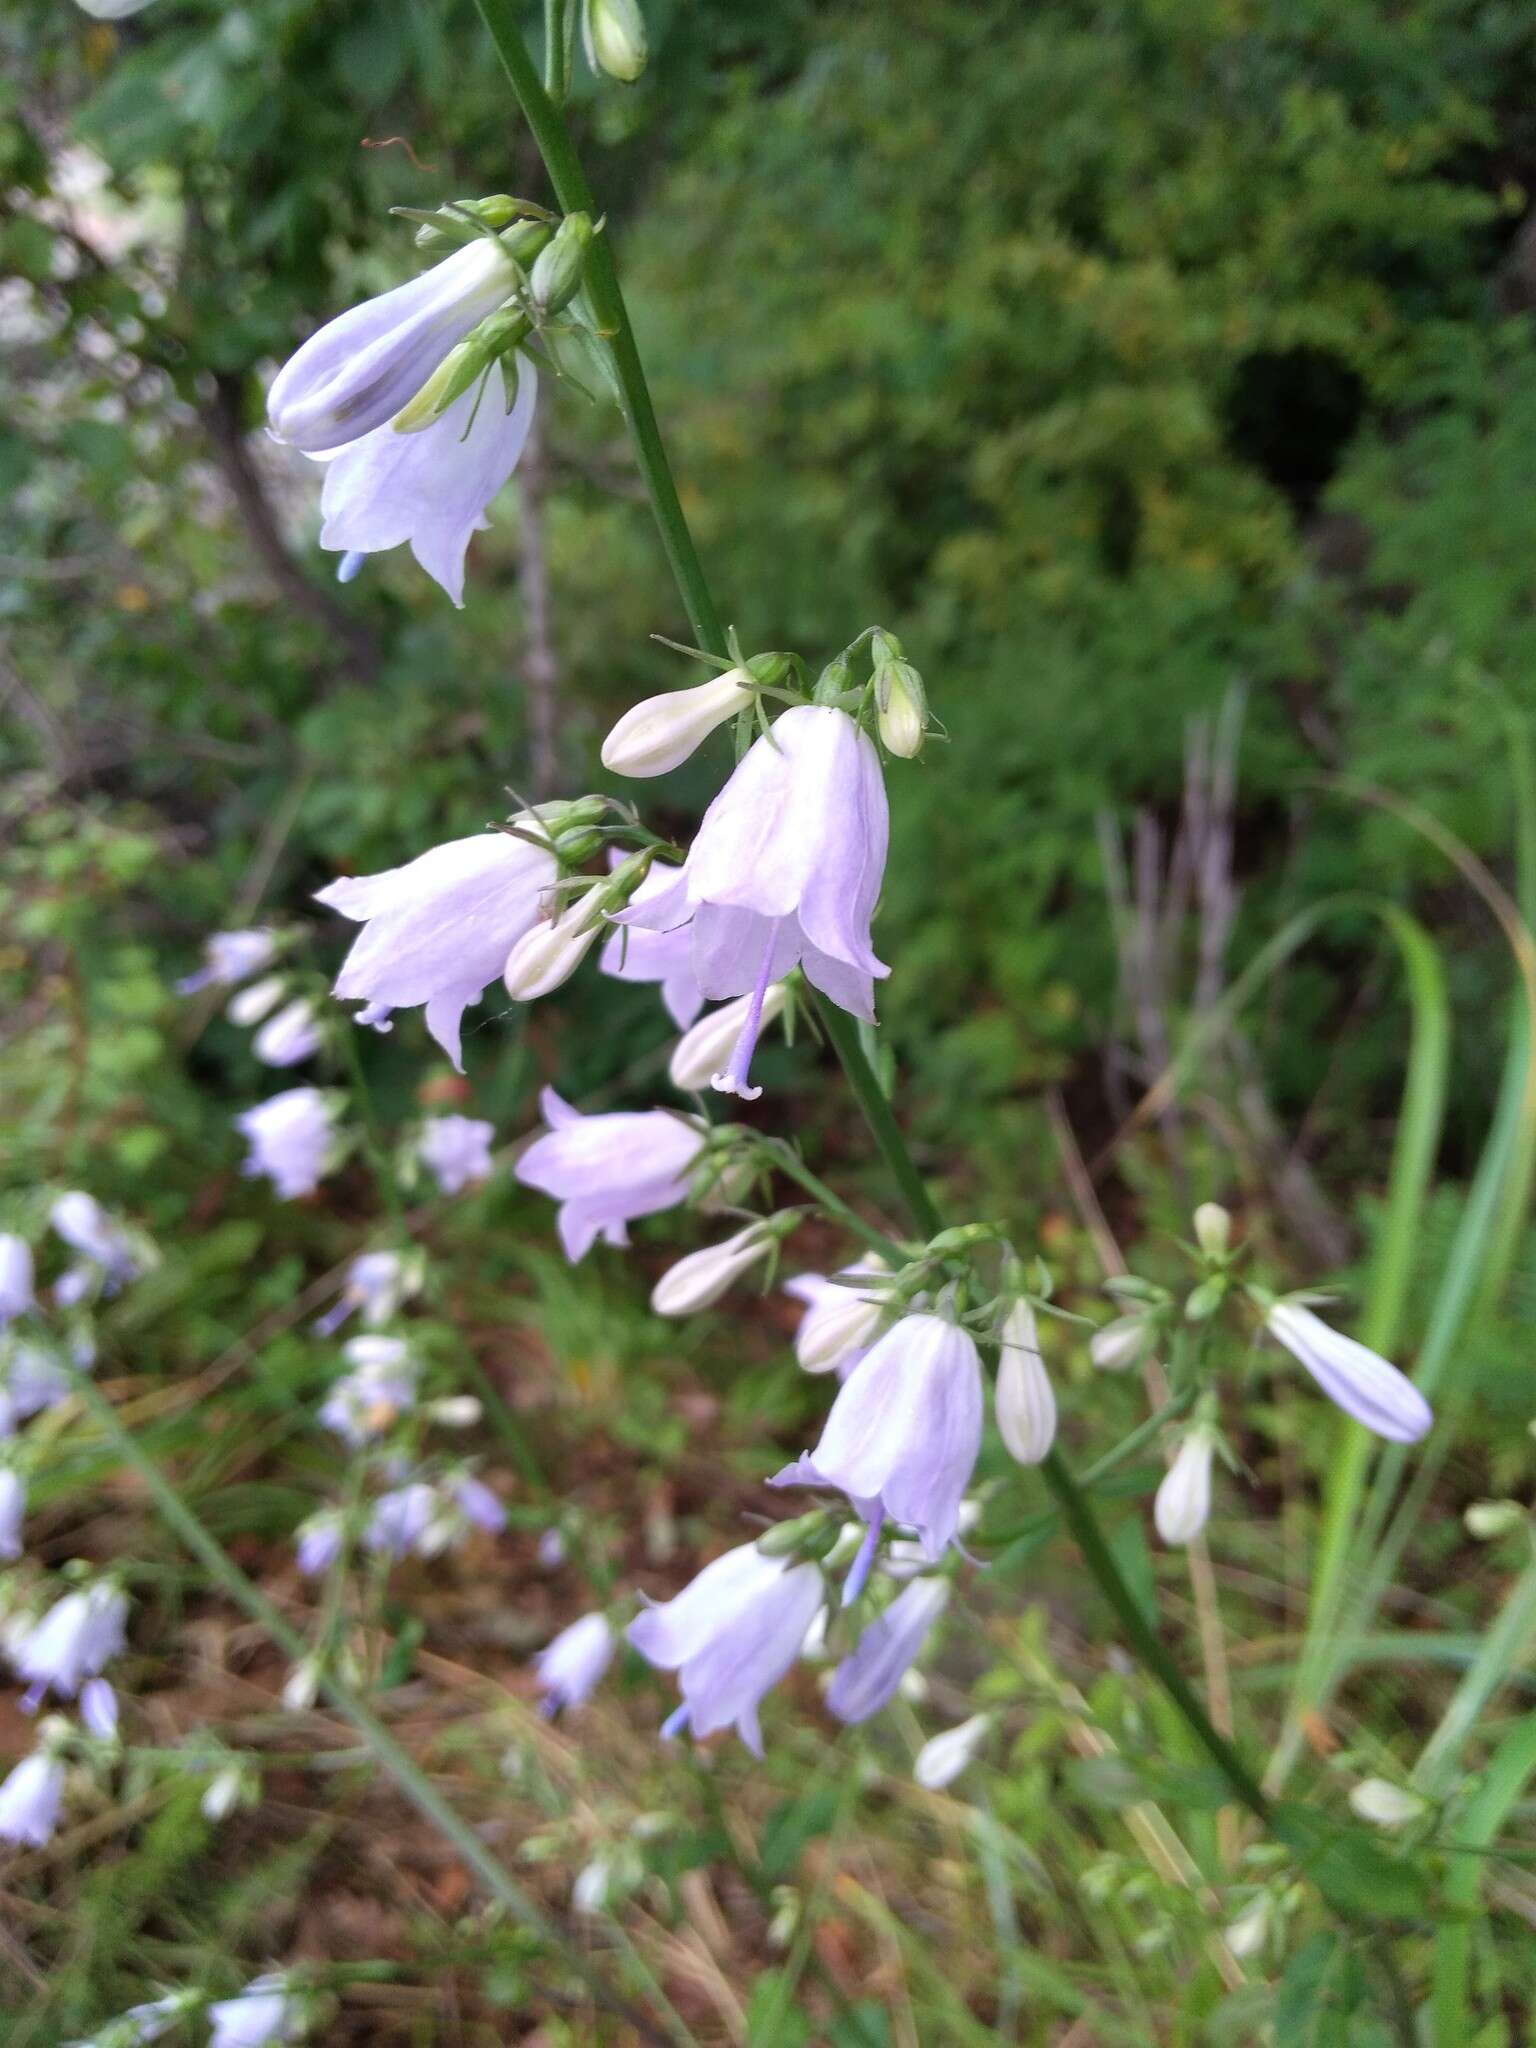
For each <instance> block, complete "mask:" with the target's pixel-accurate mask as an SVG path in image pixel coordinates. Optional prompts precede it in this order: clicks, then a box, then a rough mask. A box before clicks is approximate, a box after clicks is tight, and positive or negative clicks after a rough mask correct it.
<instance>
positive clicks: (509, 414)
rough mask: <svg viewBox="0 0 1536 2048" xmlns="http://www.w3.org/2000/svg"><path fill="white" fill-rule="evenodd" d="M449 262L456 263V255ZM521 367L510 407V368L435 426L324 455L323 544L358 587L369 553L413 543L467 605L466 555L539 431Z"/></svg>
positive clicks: (463, 397)
mask: <svg viewBox="0 0 1536 2048" xmlns="http://www.w3.org/2000/svg"><path fill="white" fill-rule="evenodd" d="M450 260H451V259H450ZM516 362H517V370H516V375H517V389H516V394H515V396H514V397H513V398H512V400H511V402H510V404H509V403H508V399H507V379H506V370H505V368H504V366H503V365H502V364H501V363H499V362H497V363H492V365H491V366H490V369H489V371H488V372H487V373H486V376H485V378H484V379H483V380H482V381H478V382H476V383H475V384H473V385H471V387H470V388H469V390H467V391H465V392H462V393H461V394H460V395H459V397H457V398H456V399H455V400H454V401H453V403H452V404H451V405H450V406H448V408H447V409H446V411H444V412H443V413H442V415H441V416H440V417H439V418H438V419H435V420H434V421H433V422H432V424H431V425H430V426H427V427H423V428H422V429H421V430H420V431H419V432H417V433H413V434H402V433H398V432H396V430H395V428H394V427H392V426H381V427H375V428H374V430H373V432H372V433H370V434H364V435H363V437H362V438H361V439H360V440H356V441H353V442H352V443H351V444H350V445H349V446H347V447H345V448H342V449H340V450H339V451H338V452H337V453H335V454H333V455H330V456H326V457H323V458H322V459H323V460H324V462H325V482H324V483H323V484H322V486H321V489H320V517H321V525H320V545H321V547H323V548H328V549H331V550H332V551H334V552H337V553H339V554H340V555H341V557H342V565H343V569H344V570H345V571H346V572H347V573H345V574H343V576H342V581H343V582H347V583H350V582H351V580H352V577H353V576H355V575H356V574H357V572H358V569H359V568H360V567H361V566H362V563H363V561H364V559H365V558H366V557H367V556H368V555H376V554H382V553H384V552H385V551H386V550H388V549H390V548H397V547H402V546H404V545H405V543H406V542H409V543H410V549H411V553H412V554H413V555H414V556H415V557H416V560H417V561H418V562H419V563H420V564H421V566H422V568H423V569H425V570H426V572H427V574H428V575H429V576H430V577H431V578H432V580H433V582H434V583H438V584H440V585H441V586H442V588H443V590H444V591H446V592H447V594H448V596H449V597H450V598H452V600H453V602H454V603H455V604H456V605H459V606H461V607H462V605H463V603H464V558H465V555H466V554H467V553H468V550H469V543H470V540H471V539H472V537H473V536H474V535H475V534H477V533H481V532H483V531H484V530H485V528H486V527H488V526H489V525H490V520H489V518H488V517H487V516H486V515H487V510H488V508H489V506H490V503H491V500H492V499H493V498H495V497H496V496H498V495H499V493H500V491H501V490H502V487H503V486H504V485H505V484H506V482H507V480H508V478H509V477H510V476H511V474H512V472H513V470H514V469H516V467H517V465H518V463H519V461H520V460H521V459H522V454H523V450H524V448H526V447H527V445H528V436H529V433H530V432H531V430H532V427H533V414H534V406H535V403H536V401H537V398H538V388H539V380H538V373H537V372H536V371H535V369H534V367H533V365H532V363H531V362H529V360H528V358H527V357H526V356H519V357H518V358H517V359H516Z"/></svg>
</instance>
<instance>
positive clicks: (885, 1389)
mask: <svg viewBox="0 0 1536 2048" xmlns="http://www.w3.org/2000/svg"><path fill="white" fill-rule="evenodd" d="M982 1415H983V1402H982V1377H981V1360H980V1359H979V1357H978V1356H977V1353H976V1346H975V1344H974V1343H973V1342H972V1340H971V1338H970V1337H969V1336H968V1335H967V1333H966V1332H965V1331H964V1330H962V1329H961V1328H960V1327H959V1325H958V1324H956V1323H952V1322H950V1321H949V1320H948V1319H947V1318H946V1317H944V1316H940V1315H933V1314H929V1313H926V1312H924V1313H919V1314H916V1315H908V1316H903V1317H902V1319H901V1321H900V1322H898V1323H896V1324H894V1325H893V1327H892V1328H891V1329H889V1330H887V1331H886V1333H885V1335H884V1336H883V1337H881V1338H879V1340H878V1341H877V1342H876V1343H875V1344H874V1345H873V1346H872V1347H871V1349H870V1351H869V1353H868V1355H867V1356H866V1357H865V1358H864V1359H863V1360H862V1362H861V1363H860V1364H859V1365H858V1366H857V1367H856V1368H855V1370H854V1371H853V1372H852V1373H850V1374H849V1376H848V1378H847V1379H846V1380H845V1381H844V1382H843V1384H842V1386H841V1388H840V1389H839V1390H838V1395H837V1399H836V1400H835V1401H834V1402H833V1403H832V1412H831V1414H830V1415H829V1416H828V1417H827V1423H826V1427H825V1429H823V1431H822V1433H821V1440H820V1442H819V1443H818V1444H817V1446H816V1448H815V1450H814V1451H811V1452H809V1453H808V1454H807V1455H806V1456H805V1457H803V1458H800V1459H798V1460H797V1461H796V1462H795V1463H794V1464H793V1465H789V1466H786V1467H785V1469H784V1470H783V1471H782V1472H780V1473H779V1474H778V1475H777V1476H776V1477H775V1478H774V1479H773V1480H772V1481H771V1482H770V1484H772V1485H774V1486H834V1487H837V1488H838V1489H839V1490H840V1491H841V1492H843V1493H845V1494H847V1496H848V1498H849V1499H850V1500H851V1501H852V1502H853V1504H854V1506H855V1507H856V1508H857V1509H858V1511H859V1513H860V1514H862V1515H863V1516H864V1518H865V1520H866V1521H867V1522H868V1523H869V1525H870V1535H869V1538H868V1539H866V1544H865V1548H864V1550H863V1551H862V1552H861V1553H860V1557H859V1559H858V1561H857V1562H856V1563H855V1565H854V1568H853V1571H852V1572H851V1573H850V1574H849V1579H848V1583H847V1586H846V1587H845V1589H844V1600H845V1604H846V1603H847V1601H849V1600H851V1599H854V1598H856V1597H857V1595H858V1591H859V1588H860V1587H861V1586H862V1584H863V1580H864V1577H865V1575H866V1574H867V1572H868V1569H869V1565H870V1563H871V1562H872V1561H873V1557H874V1540H875V1539H877V1538H878V1534H879V1530H880V1526H881V1523H882V1522H883V1520H884V1519H885V1518H886V1517H887V1516H889V1518H890V1519H891V1520H892V1521H895V1522H902V1523H905V1524H906V1525H907V1526H909V1527H910V1528H913V1529H915V1530H916V1531H917V1533H918V1536H919V1538H920V1539H921V1541H922V1545H923V1554H924V1556H925V1557H926V1558H927V1559H928V1560H929V1562H930V1563H932V1562H934V1561H935V1560H937V1559H938V1558H939V1557H940V1556H942V1554H943V1552H944V1549H945V1547H946V1545H948V1544H949V1543H951V1542H953V1541H954V1538H955V1535H956V1532H957V1531H958V1529H959V1526H960V1504H961V1501H962V1499H963V1497H964V1494H965V1489H966V1487H967V1485H968V1484H969V1482H970V1477H971V1473H972V1471H973V1470H974V1469H975V1465H976V1457H977V1453H978V1452H979V1451H980V1449H981V1427H982Z"/></svg>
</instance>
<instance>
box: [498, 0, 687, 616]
mask: <svg viewBox="0 0 1536 2048" xmlns="http://www.w3.org/2000/svg"><path fill="white" fill-rule="evenodd" d="M476 5H477V6H478V8H479V10H480V16H481V19H482V20H483V21H484V23H485V25H486V27H487V29H489V31H490V35H491V41H492V42H493V43H494V44H495V45H496V53H497V55H498V56H499V57H500V58H501V61H502V64H503V66H504V67H505V69H506V73H507V77H508V78H509V79H510V80H511V81H512V90H513V92H514V93H515V95H516V96H517V102H518V105H519V106H520V107H521V108H522V110H523V115H524V118H525V119H526V120H527V123H528V126H529V128H530V129H531V130H532V131H533V139H534V141H535V142H536V143H537V144H538V148H539V154H540V156H541V157H543V159H544V168H545V169H546V170H547V171H548V172H549V181H550V183H551V184H552V185H553V186H554V188H555V197H556V198H557V199H558V200H559V202H560V205H561V208H562V209H563V211H564V212H566V213H586V214H591V215H592V216H593V217H594V219H595V218H596V215H597V202H596V200H595V199H594V198H593V196H592V187H591V186H590V185H589V184H588V183H587V175H586V172H585V171H583V169H582V167H581V162H580V159H579V158H578V157H577V155H576V151H575V149H574V147H573V146H572V143H571V137H570V131H569V129H568V128H567V127H566V125H565V117H564V116H563V115H562V113H561V112H560V109H559V108H558V107H557V106H556V105H555V103H554V101H553V100H552V99H551V98H550V96H549V94H548V93H547V92H546V91H545V90H544V87H543V85H542V83H541V82H540V79H539V73H538V68H537V66H536V65H535V64H534V61H533V58H532V57H531V56H530V55H529V53H528V45H527V44H526V43H525V42H524V40H523V30H522V22H521V19H520V14H519V9H518V7H517V6H516V4H515V0H476ZM586 288H587V297H588V299H589V301H590V303H591V307H592V312H593V315H594V317H595V318H596V321H597V324H598V326H599V328H600V329H601V330H602V333H603V335H604V336H605V337H606V339H607V342H608V346H609V349H610V350H611V352H612V355H613V367H614V372H615V374H616V375H617V377H618V382H619V389H620V391H621V392H622V394H623V401H624V412H625V416H626V417H627V419H628V421H629V427H630V432H631V433H632V434H633V435H634V437H635V452H636V454H637V456H638V457H639V461H640V470H641V474H642V475H643V476H644V478H645V485H646V489H647V490H648V491H649V493H650V498H651V510H652V512H653V513H654V514H655V516H656V524H657V526H658V528H659V529H660V531H661V544H662V547H663V548H664V549H665V550H666V556H667V562H668V564H669V566H670V567H671V570H672V576H673V580H674V581H675V582H676V584H677V588H678V594H679V596H680V597H681V598H682V600H683V607H684V609H685V610H686V612H687V614H688V623H689V625H690V626H691V627H692V629H693V636H694V638H695V640H697V642H698V644H699V646H700V647H702V648H703V649H704V651H705V653H707V654H718V655H721V656H724V655H725V654H726V653H727V648H726V644H725V631H724V628H723V627H722V626H721V624H720V615H719V613H718V612H717V611H716V610H715V602H714V599H713V598H712V597H711V596H710V594H709V585H708V584H707V583H706V582H705V580H704V569H703V565H702V564H701V562H700V561H699V557H698V552H697V550H696V549H695V547H694V545H693V535H692V534H691V533H690V532H689V531H688V522H687V520H686V519H685V518H684V517H683V508H682V505H681V504H680V503H679V501H678V496H677V486H676V484H675V483H674V482H673V481H672V470H671V466H670V464H669V463H668V461H667V451H666V449H665V448H664V447H663V446H662V440H661V428H660V427H659V426H658V425H657V423H656V408H655V407H654V406H653V405H652V403H651V393H650V387H649V386H648V385H647V383H646V381H645V371H644V369H643V368H642V367H641V363H640V351H639V350H638V349H637V348H636V346H635V336H634V330H633V329H632V328H631V326H630V324H629V314H628V312H627V311H626V309H625V305H624V295H623V293H622V292H621V291H620V290H619V276H618V272H617V270H616V269H615V268H614V262H613V250H612V248H611V246H610V243H609V238H608V235H607V234H606V233H604V234H601V235H598V236H596V237H595V238H594V240H593V243H592V246H591V248H590V249H589V250H588V252H587V266H586Z"/></svg>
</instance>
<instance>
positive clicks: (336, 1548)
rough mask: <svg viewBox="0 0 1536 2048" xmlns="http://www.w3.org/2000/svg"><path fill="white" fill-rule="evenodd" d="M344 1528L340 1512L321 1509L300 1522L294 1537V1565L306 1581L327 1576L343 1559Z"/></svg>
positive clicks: (332, 1509)
mask: <svg viewBox="0 0 1536 2048" xmlns="http://www.w3.org/2000/svg"><path fill="white" fill-rule="evenodd" d="M344 1536H345V1527H344V1522H343V1518H342V1515H341V1512H340V1510H339V1509H337V1508H322V1509H321V1510H320V1512H319V1514H317V1515H311V1516H310V1517H309V1519H308V1520H307V1521H304V1522H300V1524H299V1526H298V1529H297V1530H296V1531H295V1534H294V1561H295V1562H296V1563H297V1565H298V1567H299V1570H300V1571H301V1572H302V1573H303V1574H304V1576H305V1578H306V1579H317V1578H319V1577H320V1575H321V1573H322V1572H328V1571H329V1570H330V1568H331V1566H332V1565H333V1564H334V1563H335V1562H336V1560H337V1558H338V1557H340V1555H341V1546H342V1541H343V1538H344Z"/></svg>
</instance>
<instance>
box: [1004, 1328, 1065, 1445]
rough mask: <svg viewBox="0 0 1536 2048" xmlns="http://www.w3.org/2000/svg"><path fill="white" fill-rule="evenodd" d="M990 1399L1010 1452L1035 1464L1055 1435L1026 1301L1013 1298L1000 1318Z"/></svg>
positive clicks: (1047, 1379) (1049, 1396) (1052, 1403)
mask: <svg viewBox="0 0 1536 2048" xmlns="http://www.w3.org/2000/svg"><path fill="white" fill-rule="evenodd" d="M995 1400H996V1407H997V1430H998V1434H999V1436H1001V1438H1002V1440H1003V1442H1004V1444H1005V1445H1006V1446H1007V1448H1008V1452H1009V1455H1010V1456H1011V1457H1014V1458H1017V1459H1018V1461H1019V1463H1020V1464H1021V1465H1038V1464H1039V1462H1040V1460H1041V1459H1042V1458H1043V1457H1044V1456H1045V1454H1046V1452H1047V1451H1048V1450H1049V1449H1050V1448H1051V1445H1052V1444H1053V1443H1054V1442H1055V1440H1056V1396H1055V1394H1054V1393H1053V1392H1052V1390H1051V1382H1050V1377H1049V1375H1048V1374H1047V1372H1046V1370H1045V1361H1044V1359H1042V1358H1041V1356H1040V1342H1039V1338H1038V1335H1037V1333H1036V1330H1035V1312H1034V1310H1033V1309H1032V1308H1031V1307H1030V1305H1029V1303H1028V1302H1027V1301H1016V1302H1015V1303H1014V1304H1013V1307H1012V1308H1011V1309H1009V1311H1008V1314H1007V1316H1006V1318H1005V1319H1004V1322H1003V1327H1002V1332H1001V1349H1000V1351H999V1354H998V1361H997V1390H996V1395H995Z"/></svg>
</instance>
